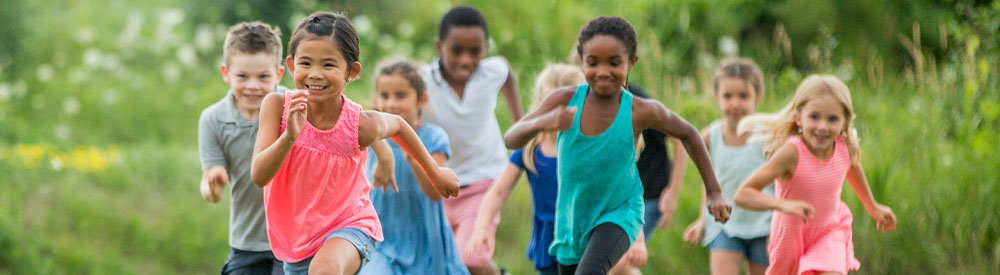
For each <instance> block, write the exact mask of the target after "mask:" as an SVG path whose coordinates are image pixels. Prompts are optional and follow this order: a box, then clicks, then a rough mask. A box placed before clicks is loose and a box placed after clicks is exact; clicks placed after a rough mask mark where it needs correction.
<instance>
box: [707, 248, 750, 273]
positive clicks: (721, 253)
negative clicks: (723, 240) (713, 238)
mask: <svg viewBox="0 0 1000 275" xmlns="http://www.w3.org/2000/svg"><path fill="white" fill-rule="evenodd" d="M709 262H710V265H711V267H710V268H711V270H712V275H739V274H740V266H743V253H739V252H733V251H725V250H716V251H712V252H711V254H709Z"/></svg>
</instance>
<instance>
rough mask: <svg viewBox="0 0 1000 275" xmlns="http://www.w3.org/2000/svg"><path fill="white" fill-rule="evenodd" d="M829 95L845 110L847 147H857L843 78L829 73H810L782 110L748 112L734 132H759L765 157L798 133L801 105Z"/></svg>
mask: <svg viewBox="0 0 1000 275" xmlns="http://www.w3.org/2000/svg"><path fill="white" fill-rule="evenodd" d="M826 95H830V96H833V98H835V99H837V102H839V103H840V105H841V106H842V107H843V109H844V118H845V120H846V125H844V129H843V130H841V135H843V136H844V140H845V141H846V142H847V144H848V147H850V148H856V149H857V148H859V147H858V131H857V129H854V117H855V114H854V107H853V105H852V104H851V93H850V91H849V90H848V89H847V85H846V84H844V82H843V81H841V80H840V79H838V78H837V77H835V76H832V75H810V76H809V77H806V79H805V80H803V81H802V84H799V87H798V88H797V89H796V90H795V97H794V98H793V99H792V102H790V103H788V105H785V107H784V108H782V109H781V111H778V112H777V113H774V114H757V115H751V116H748V117H746V118H744V119H743V120H741V121H740V124H739V127H738V128H737V132H738V133H739V134H740V135H742V134H745V133H747V132H757V133H761V136H760V137H758V138H759V139H763V142H764V155H765V156H767V157H768V158H770V157H771V155H773V154H774V152H775V151H777V150H778V148H781V146H782V145H784V144H785V142H786V141H787V140H788V138H789V137H791V136H793V135H798V134H799V133H798V130H799V126H798V125H796V124H795V117H796V116H798V115H799V112H801V111H802V107H803V106H805V105H806V103H807V102H809V101H810V100H813V99H816V98H819V97H821V96H826ZM858 155H860V151H859V150H854V152H852V153H851V161H852V162H857V160H858Z"/></svg>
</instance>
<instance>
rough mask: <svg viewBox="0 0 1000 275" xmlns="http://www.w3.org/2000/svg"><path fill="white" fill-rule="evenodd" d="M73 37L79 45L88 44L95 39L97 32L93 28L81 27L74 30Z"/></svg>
mask: <svg viewBox="0 0 1000 275" xmlns="http://www.w3.org/2000/svg"><path fill="white" fill-rule="evenodd" d="M75 36H76V41H77V42H80V44H90V43H91V42H94V38H96V37H97V30H96V29H94V27H93V26H86V27H81V28H78V29H77V30H76V34H75Z"/></svg>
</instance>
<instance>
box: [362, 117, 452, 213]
mask: <svg viewBox="0 0 1000 275" xmlns="http://www.w3.org/2000/svg"><path fill="white" fill-rule="evenodd" d="M384 138H392V140H393V141H395V142H396V144H398V145H399V147H400V148H402V149H403V152H406V154H407V155H409V156H411V157H412V158H413V159H414V160H415V161H416V162H417V164H418V166H419V167H420V169H423V171H424V173H426V174H427V176H428V179H430V180H431V182H432V183H433V184H434V186H435V187H437V189H438V190H447V191H446V193H445V194H442V195H444V196H445V197H450V196H454V195H458V176H456V175H455V173H454V172H452V171H451V170H450V169H448V168H444V167H438V166H437V163H436V162H435V161H434V159H433V158H432V157H431V155H430V153H427V148H424V146H423V143H421V141H420V138H419V137H418V136H417V133H416V132H414V131H413V128H410V125H409V124H407V123H406V121H405V120H403V118H401V117H399V116H397V115H393V114H387V113H382V112H376V111H365V112H362V113H361V116H360V118H359V121H358V144H359V146H361V147H362V148H364V147H366V146H369V145H370V144H372V143H373V142H375V141H376V140H379V139H384Z"/></svg>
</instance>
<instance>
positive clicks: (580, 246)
mask: <svg viewBox="0 0 1000 275" xmlns="http://www.w3.org/2000/svg"><path fill="white" fill-rule="evenodd" d="M636 44H637V41H636V36H635V30H634V29H633V28H632V25H631V24H629V23H628V21H625V19H623V18H621V17H599V18H596V19H593V20H591V21H590V22H588V23H587V24H586V25H585V26H584V27H583V29H582V30H581V31H580V37H579V45H578V47H577V51H579V52H580V56H581V58H582V61H583V62H582V63H583V72H584V75H585V78H586V80H587V83H586V84H582V85H580V86H578V87H575V88H569V87H567V88H563V89H559V90H556V91H555V92H553V93H552V94H551V95H549V96H548V97H546V98H545V100H543V101H542V104H541V105H540V107H539V108H538V109H536V110H534V111H532V112H531V113H529V114H528V115H526V116H525V118H524V119H523V120H522V121H519V122H517V123H515V124H514V125H513V126H511V128H510V130H509V131H508V132H507V136H506V138H505V141H506V145H507V148H511V149H515V148H521V147H524V145H525V144H526V143H528V141H529V140H531V139H532V138H534V137H535V136H536V135H538V134H539V133H541V132H545V131H560V132H559V135H558V137H557V139H556V151H557V152H558V156H559V159H560V160H559V166H558V168H557V170H558V175H559V177H558V178H559V195H558V199H557V200H556V224H555V225H556V228H555V240H554V242H553V243H552V246H551V248H550V249H549V253H550V254H552V255H554V256H555V257H556V259H557V261H558V262H559V273H560V274H573V273H576V274H605V273H607V272H608V270H609V269H610V268H611V266H612V265H614V264H615V262H617V261H618V260H619V259H620V258H621V257H622V255H623V254H625V252H626V250H628V249H629V246H630V245H631V244H632V242H633V241H635V240H636V238H637V236H638V235H639V233H640V231H641V226H642V224H643V202H642V184H641V183H640V180H639V174H638V172H637V168H636V165H635V160H636V158H635V155H636V153H635V148H636V147H635V141H636V138H637V137H638V136H639V135H640V134H641V133H642V131H643V130H645V129H647V128H652V129H656V130H658V131H660V132H663V133H665V134H667V135H670V136H674V137H677V138H678V139H680V140H681V141H682V142H684V145H685V147H686V148H687V149H688V153H689V154H690V155H691V156H692V159H693V160H694V162H695V164H696V165H697V167H698V170H699V171H700V173H701V177H702V179H704V183H705V189H706V190H707V201H708V204H707V205H708V208H709V212H710V213H711V214H712V215H713V216H715V218H716V219H718V220H720V221H723V222H725V221H726V219H728V217H729V211H730V209H729V208H730V207H729V206H728V205H726V202H725V200H723V199H722V196H721V192H720V190H719V184H718V183H716V180H715V175H714V173H713V171H712V165H711V160H710V159H709V157H708V152H707V151H706V150H705V145H704V144H703V143H702V141H701V139H700V138H699V136H698V131H697V130H696V129H695V128H694V127H692V126H691V124H689V123H688V122H687V121H685V120H684V119H683V118H681V117H680V116H678V115H677V114H674V113H673V112H672V111H670V110H668V109H667V108H666V107H664V106H663V104H661V103H659V102H657V101H654V100H645V99H640V98H634V97H633V96H632V94H631V93H630V92H628V91H627V90H625V89H623V87H625V82H626V81H627V76H628V72H629V71H630V70H631V69H632V67H633V66H634V65H635V62H636V61H637V60H638V56H636V54H635V49H636Z"/></svg>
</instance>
